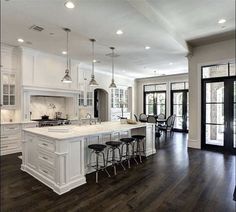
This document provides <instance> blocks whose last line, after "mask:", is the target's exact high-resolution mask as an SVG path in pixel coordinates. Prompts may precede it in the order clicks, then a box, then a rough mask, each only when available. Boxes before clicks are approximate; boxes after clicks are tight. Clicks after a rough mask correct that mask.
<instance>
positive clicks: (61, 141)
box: [21, 122, 156, 195]
mask: <svg viewBox="0 0 236 212" xmlns="http://www.w3.org/2000/svg"><path fill="white" fill-rule="evenodd" d="M52 129H53V130H52ZM134 134H142V135H145V136H146V139H145V141H144V142H145V154H144V156H146V157H147V156H149V155H152V154H155V153H156V149H155V125H153V124H148V123H138V124H134V125H130V124H121V123H120V122H104V123H102V124H97V125H88V126H76V125H70V126H66V127H65V126H61V127H45V128H30V129H25V130H24V141H23V148H22V165H21V170H22V171H25V172H27V173H29V174H30V175H32V176H33V177H35V178H36V179H38V180H39V181H41V182H42V183H44V184H45V185H47V186H48V187H50V188H51V189H52V190H53V191H54V192H56V193H57V194H59V195H60V194H63V193H66V192H68V191H70V190H71V189H73V188H76V187H78V186H80V185H83V184H85V183H86V177H85V175H86V174H88V173H90V172H92V171H94V169H92V168H91V167H90V168H88V164H89V155H90V151H91V150H89V149H88V145H90V144H95V143H99V144H105V143H106V142H107V141H110V140H119V139H120V138H123V137H130V136H131V135H134ZM93 161H94V158H92V162H93Z"/></svg>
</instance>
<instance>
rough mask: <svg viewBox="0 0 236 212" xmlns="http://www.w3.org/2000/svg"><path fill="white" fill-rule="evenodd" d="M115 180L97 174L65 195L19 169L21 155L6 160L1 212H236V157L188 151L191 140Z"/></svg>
mask: <svg viewBox="0 0 236 212" xmlns="http://www.w3.org/2000/svg"><path fill="white" fill-rule="evenodd" d="M157 148H159V149H158V153H157V154H156V155H154V156H151V157H149V158H148V159H147V160H145V161H144V163H143V164H140V165H138V166H137V165H133V166H132V168H131V169H129V170H127V171H122V170H121V169H119V170H118V175H117V176H116V177H112V178H110V179H109V178H107V176H106V175H105V174H101V175H100V182H99V184H95V179H94V174H90V175H89V176H88V177H87V181H88V183H87V184H86V185H83V186H81V187H79V188H76V189H74V190H72V191H70V192H68V193H66V194H64V195H61V196H59V195H57V194H55V193H54V192H53V191H52V190H51V189H49V188H47V187H46V186H45V185H43V184H42V183H40V182H39V181H37V180H36V179H34V178H33V177H31V176H30V175H28V174H27V173H24V172H22V171H21V170H20V164H21V160H20V159H18V158H17V154H13V155H8V156H2V157H1V211H4V212H5V211H24V212H25V211H63V212H65V211H86V212H90V211H97V212H103V211H113V212H115V211H122V212H125V211H142V212H146V211H158V212H159V211H160V212H161V211H181V212H184V211H188V212H189V211H198V212H199V211H200V212H201V211H214V212H218V211H219V212H221V211H224V212H231V211H235V206H236V205H235V203H236V202H235V201H233V193H234V188H235V156H232V155H227V154H225V155H224V154H222V153H217V152H210V151H201V150H196V149H187V148H186V135H182V134H181V133H175V134H174V136H173V137H172V139H169V140H168V141H166V142H165V141H161V142H160V144H159V145H157Z"/></svg>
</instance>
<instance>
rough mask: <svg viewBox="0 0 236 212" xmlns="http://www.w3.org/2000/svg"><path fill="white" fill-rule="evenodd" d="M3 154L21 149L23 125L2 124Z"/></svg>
mask: <svg viewBox="0 0 236 212" xmlns="http://www.w3.org/2000/svg"><path fill="white" fill-rule="evenodd" d="M0 148H1V155H7V154H12V153H16V152H20V151H21V125H20V124H6V125H1V145H0Z"/></svg>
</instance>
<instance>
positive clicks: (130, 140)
mask: <svg viewBox="0 0 236 212" xmlns="http://www.w3.org/2000/svg"><path fill="white" fill-rule="evenodd" d="M134 140H135V139H134V138H121V139H120V141H121V142H122V147H121V160H122V158H123V157H124V158H125V160H127V162H128V168H130V159H131V158H133V159H134V161H135V162H136V163H137V164H138V162H137V160H136V159H135V155H134ZM124 146H126V152H125V155H123V153H124ZM130 147H131V151H132V153H130Z"/></svg>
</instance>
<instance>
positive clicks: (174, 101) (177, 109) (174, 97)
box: [171, 89, 189, 132]
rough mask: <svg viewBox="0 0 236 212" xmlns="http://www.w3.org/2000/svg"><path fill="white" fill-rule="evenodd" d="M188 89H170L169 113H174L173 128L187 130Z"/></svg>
mask: <svg viewBox="0 0 236 212" xmlns="http://www.w3.org/2000/svg"><path fill="white" fill-rule="evenodd" d="M188 108H189V104H188V90H186V89H184V90H172V91H171V114H172V115H173V114H174V115H176V118H175V123H174V130H176V131H181V132H188V123H189V117H188Z"/></svg>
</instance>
